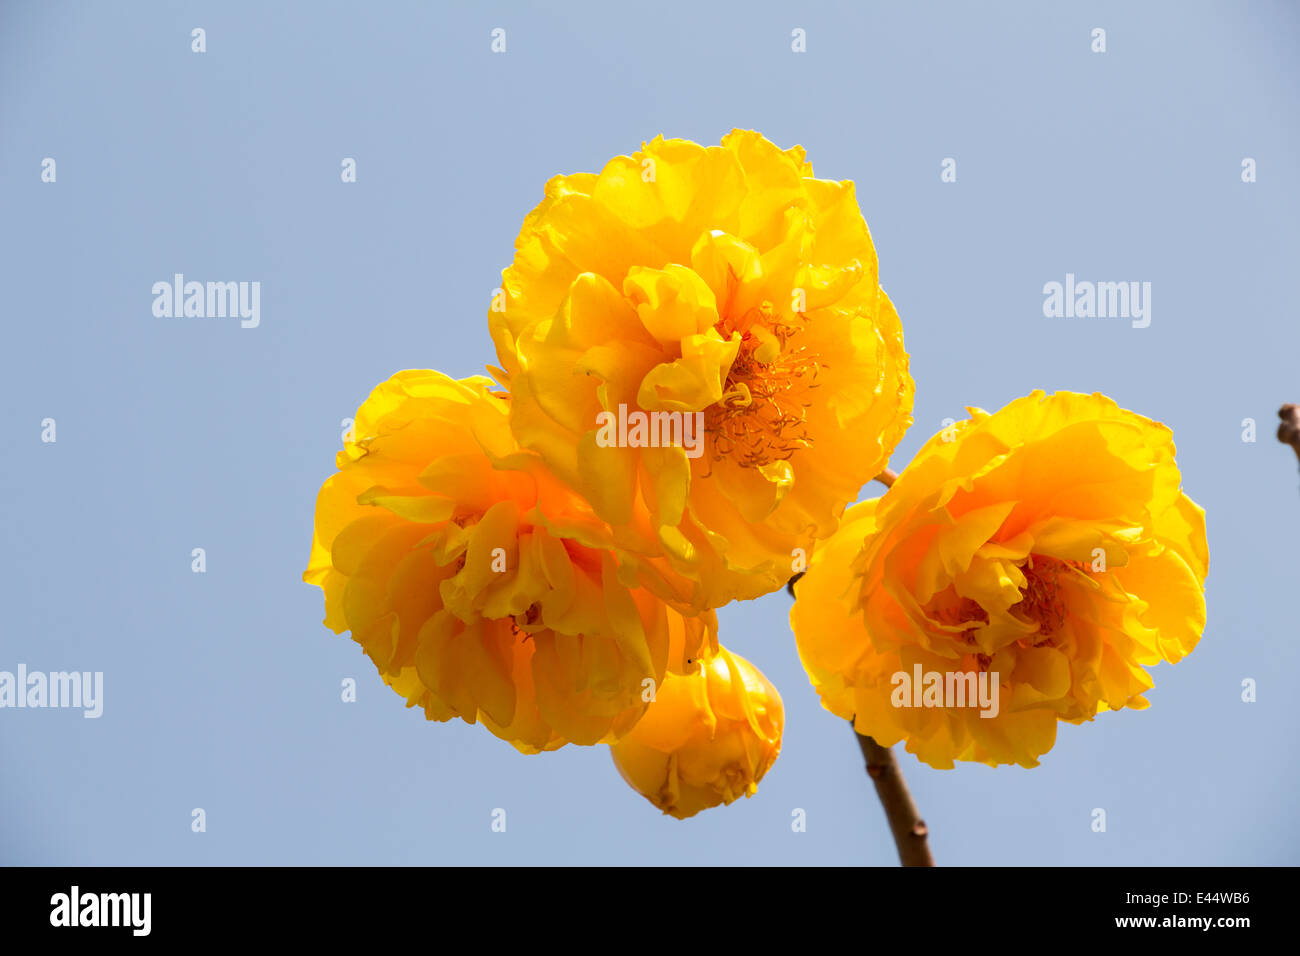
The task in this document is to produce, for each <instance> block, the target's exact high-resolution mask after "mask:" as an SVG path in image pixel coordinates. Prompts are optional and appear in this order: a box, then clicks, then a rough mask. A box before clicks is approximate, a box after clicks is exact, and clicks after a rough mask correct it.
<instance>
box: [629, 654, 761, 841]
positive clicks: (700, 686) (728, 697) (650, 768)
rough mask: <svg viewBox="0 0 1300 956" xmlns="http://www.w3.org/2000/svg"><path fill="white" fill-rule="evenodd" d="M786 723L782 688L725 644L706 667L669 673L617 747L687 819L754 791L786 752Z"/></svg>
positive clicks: (649, 787)
mask: <svg viewBox="0 0 1300 956" xmlns="http://www.w3.org/2000/svg"><path fill="white" fill-rule="evenodd" d="M784 724H785V708H784V707H783V706H782V704H781V695H780V694H779V693H777V690H776V688H775V687H773V686H772V684H771V683H770V682H769V681H768V679H767V678H766V677H764V676H763V674H762V673H761V672H760V671H759V669H758V668H757V667H755V666H754V665H753V664H751V663H749V661H747V660H745V659H744V658H743V657H741V656H740V655H738V654H732V653H731V652H730V651H728V650H727V649H726V648H721V647H720V648H719V649H718V653H717V654H716V655H715V656H713V657H711V658H709V659H708V660H706V661H704V662H703V664H702V667H701V669H700V670H698V671H692V672H691V673H689V674H685V675H677V674H672V673H669V674H668V675H667V676H666V677H665V679H664V683H663V684H662V685H661V686H660V687H659V689H658V692H657V693H656V695H655V700H654V703H652V704H651V705H650V707H649V709H648V710H647V711H646V713H645V716H644V717H642V718H641V720H640V721H638V722H637V724H636V726H635V727H634V728H633V729H632V731H631V732H630V733H629V734H628V735H627V736H625V737H623V738H622V739H621V740H619V741H618V742H617V743H615V744H613V745H611V747H610V751H611V753H612V754H613V757H614V765H615V766H616V767H618V771H619V773H621V774H622V775H623V779H624V780H626V781H627V782H628V784H630V785H631V787H632V789H634V790H636V791H637V792H638V793H640V794H641V795H642V796H644V797H645V798H646V799H647V800H649V801H650V802H651V803H653V804H654V805H655V806H657V807H658V808H659V809H661V810H663V812H664V813H667V814H670V815H672V816H674V817H677V818H678V819H679V820H682V819H685V818H686V817H690V816H694V815H695V814H697V813H699V812H700V811H701V810H707V809H708V808H709V807H716V806H717V805H718V804H720V803H731V802H732V801H733V800H736V799H738V798H739V797H742V796H744V797H748V796H752V795H753V794H754V793H755V792H756V791H757V790H758V782H759V781H760V780H762V779H763V774H765V773H767V770H768V768H769V767H771V766H772V764H773V763H774V762H775V761H776V758H777V755H778V754H779V753H780V752H781V731H782V728H783V726H784Z"/></svg>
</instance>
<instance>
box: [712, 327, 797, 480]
mask: <svg viewBox="0 0 1300 956" xmlns="http://www.w3.org/2000/svg"><path fill="white" fill-rule="evenodd" d="M715 328H716V329H717V330H718V332H719V334H721V335H722V337H723V338H726V339H729V338H731V335H732V333H733V332H739V333H740V350H739V352H738V353H737V354H736V360H735V361H734V362H733V363H732V364H731V370H730V371H729V372H728V373H727V381H726V383H725V384H724V386H723V394H722V398H721V399H720V400H719V401H717V402H715V403H714V404H713V405H710V406H709V407H708V409H706V410H705V413H704V430H705V432H706V433H707V434H708V435H709V436H710V437H711V438H712V447H713V460H714V461H720V460H721V459H723V458H730V459H732V460H733V461H735V463H736V464H738V465H739V466H740V467H742V468H758V467H761V466H763V465H767V464H771V463H772V462H774V461H787V460H788V459H789V458H790V457H791V456H792V455H793V454H794V453H795V452H796V451H798V450H799V449H800V448H808V447H811V446H812V438H811V437H810V436H809V435H808V430H807V419H808V408H809V406H810V405H811V401H810V400H807V396H806V395H805V392H807V390H809V389H813V388H816V387H817V381H816V379H817V372H818V370H819V369H820V368H821V367H822V364H821V362H819V361H818V359H817V356H815V355H813V354H812V353H810V352H809V351H808V349H807V348H806V347H803V346H800V347H798V348H794V349H787V348H786V343H787V341H788V340H789V339H790V338H791V336H793V335H795V334H796V333H797V332H798V329H797V327H796V326H792V325H787V324H785V323H783V322H782V321H781V319H780V317H779V316H777V315H776V312H775V310H774V309H773V308H772V304H771V303H770V302H764V303H763V304H762V305H761V306H759V307H758V308H757V309H751V310H750V311H749V312H748V313H747V314H746V315H744V316H742V317H741V318H740V319H739V320H736V319H733V318H731V317H730V316H728V317H726V318H724V319H722V320H721V321H719V322H718V324H717V325H716V326H715Z"/></svg>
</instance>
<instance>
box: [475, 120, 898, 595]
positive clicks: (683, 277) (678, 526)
mask: <svg viewBox="0 0 1300 956" xmlns="http://www.w3.org/2000/svg"><path fill="white" fill-rule="evenodd" d="M503 275H504V278H503V283H502V289H503V293H504V294H503V296H501V297H498V300H497V301H494V305H493V311H491V312H490V313H489V317H490V325H491V331H492V337H493V340H494V342H495V343H496V348H497V356H498V360H499V361H500V363H501V366H502V368H500V369H496V370H494V371H495V372H496V374H497V375H498V377H499V378H500V380H501V381H502V382H503V383H505V384H507V385H508V387H509V389H510V392H511V401H512V409H511V425H512V427H513V429H514V431H515V434H516V435H517V437H518V439H519V442H520V444H521V445H523V446H524V447H526V448H530V449H533V450H535V451H537V452H538V453H539V454H540V455H541V456H542V457H543V458H544V459H545V460H546V462H547V463H548V465H549V466H550V467H551V468H552V469H554V471H555V472H556V474H558V475H559V476H560V477H561V478H562V479H563V480H564V481H566V482H567V483H568V484H570V485H571V486H572V487H574V488H577V489H579V490H581V492H582V493H583V494H584V495H585V496H586V498H587V499H588V500H590V501H591V503H592V505H593V506H594V508H595V511H596V513H597V514H598V515H599V516H600V517H601V518H602V519H604V520H605V521H607V522H608V523H609V524H610V525H611V526H612V528H613V529H614V532H615V535H616V540H617V542H618V545H619V547H620V550H621V552H622V553H623V555H624V560H625V561H627V562H628V563H629V564H630V565H631V566H632V567H633V568H634V569H635V571H636V572H637V573H638V574H639V575H640V577H641V580H642V581H643V582H644V583H645V585H646V586H648V587H651V588H652V589H654V590H655V591H656V593H658V594H660V595H661V596H663V597H664V598H665V599H667V600H670V601H672V602H674V603H675V604H676V605H677V606H679V607H682V608H685V609H688V610H689V609H695V608H701V607H719V606H721V605H722V604H725V603H727V602H728V601H730V600H732V599H734V598H750V597H755V596H758V595H760V594H764V593H768V592H770V591H772V590H774V589H776V588H778V587H780V586H781V585H782V584H783V583H784V582H785V580H786V579H787V578H789V576H790V574H791V571H792V564H793V563H794V562H797V561H799V559H800V557H801V555H799V554H798V553H796V550H795V549H804V550H805V551H806V550H808V549H810V548H811V546H812V544H813V542H814V541H815V540H816V539H817V538H822V537H825V536H827V535H829V534H830V533H831V532H832V531H833V530H834V529H835V526H836V523H837V521H838V519H839V516H840V514H841V512H842V511H843V508H844V506H845V505H846V504H847V503H849V502H851V501H853V500H854V499H855V498H856V497H857V495H858V492H859V491H860V489H861V487H862V485H863V484H865V483H866V482H867V481H869V480H870V479H871V478H872V477H873V476H874V475H876V474H877V473H878V472H879V471H880V470H881V469H882V468H883V467H884V466H885V464H886V463H887V461H888V458H889V454H890V452H891V451H892V450H893V448H894V446H895V445H896V444H897V442H898V440H899V439H900V438H901V436H902V434H903V432H904V431H905V430H906V428H907V426H908V425H909V424H910V423H911V418H910V413H911V408H912V398H913V383H912V379H911V377H910V376H909V374H908V357H907V353H906V352H905V351H904V349H903V336H902V329H901V327H900V325H899V321H898V316H897V314H896V313H895V311H894V307H893V305H892V304H891V303H890V301H889V298H888V297H887V296H886V295H885V293H884V292H883V291H882V290H881V288H880V286H879V283H878V281H877V261H876V252H875V248H874V246H873V245H872V241H871V236H870V234H869V233H868V231H867V225H866V223H865V222H864V221H863V218H862V214H861V212H860V210H859V209H858V203H857V199H856V197H855V195H854V188H853V183H852V182H847V181H846V182H834V181H830V180H823V179H816V178H814V177H813V173H812V167H811V166H810V165H809V164H808V163H807V162H806V161H805V159H804V151H803V149H802V148H801V147H795V148H793V149H789V150H785V151H782V150H780V149H778V148H777V147H776V146H774V145H773V144H772V143H770V142H768V141H767V140H766V139H764V138H763V137H762V136H760V135H759V134H757V133H753V132H746V131H739V130H738V131H733V132H732V133H731V134H730V135H728V136H727V137H725V138H724V139H723V141H722V145H721V146H712V147H708V148H706V147H703V146H700V145H697V144H695V143H692V142H689V141H686V140H677V139H673V140H665V139H663V138H662V137H659V138H657V139H655V140H654V141H653V142H651V143H649V144H643V146H642V149H641V151H640V152H638V153H635V154H633V155H631V156H618V157H615V158H614V159H612V160H610V162H609V163H608V164H607V165H606V166H605V168H604V170H603V171H602V172H601V173H600V174H599V175H593V174H586V173H581V174H575V175H570V176H557V177H555V178H553V179H552V180H551V181H550V182H549V183H547V185H546V198H545V199H544V200H543V201H542V202H541V204H540V205H538V206H537V208H536V209H534V210H533V211H532V212H531V213H530V214H529V215H528V217H527V218H526V219H525V220H524V224H523V227H522V230H521V232H520V234H519V237H518V239H517V240H516V243H515V258H514V262H513V264H512V265H511V266H510V267H509V268H508V269H506V270H505V271H504V274H503ZM606 413H607V414H606ZM623 413H626V417H621V416H622V415H623ZM673 415H676V416H678V418H677V420H674V421H672V422H671V427H672V428H673V429H674V431H673V434H672V435H671V436H668V437H667V438H663V437H661V438H660V439H659V441H660V447H654V446H653V445H652V444H647V443H652V442H654V441H655V434H656V432H657V426H656V425H655V424H654V423H655V422H662V423H663V426H664V427H665V428H666V427H667V426H668V425H669V424H670V422H669V416H673ZM603 416H605V417H603ZM637 416H643V417H642V418H641V424H642V425H645V424H647V423H650V424H649V428H648V429H643V430H642V431H640V432H638V431H637V430H636V429H637V428H638V425H637V423H636V422H635V419H636V417H637ZM651 416H657V417H651ZM615 418H617V419H618V421H619V423H620V424H619V427H618V430H617V433H615V432H614V431H604V432H602V429H603V428H605V427H606V426H607V425H609V424H610V423H611V422H612V421H613V420H614V419H615ZM624 422H631V426H630V427H628V428H626V429H625V428H624V427H623V423H624ZM678 422H680V426H679V424H678ZM692 423H696V424H698V426H699V428H700V431H702V432H703V436H702V441H701V442H700V443H699V444H697V445H694V444H693V443H692V441H691V440H690V439H691V438H692V437H694V436H693V434H688V433H687V431H686V430H687V429H688V428H689V427H690V426H691V424H692ZM625 432H626V434H624V433H625ZM612 438H613V439H616V440H614V441H611V439H612ZM667 443H671V444H672V447H663V444H667Z"/></svg>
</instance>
